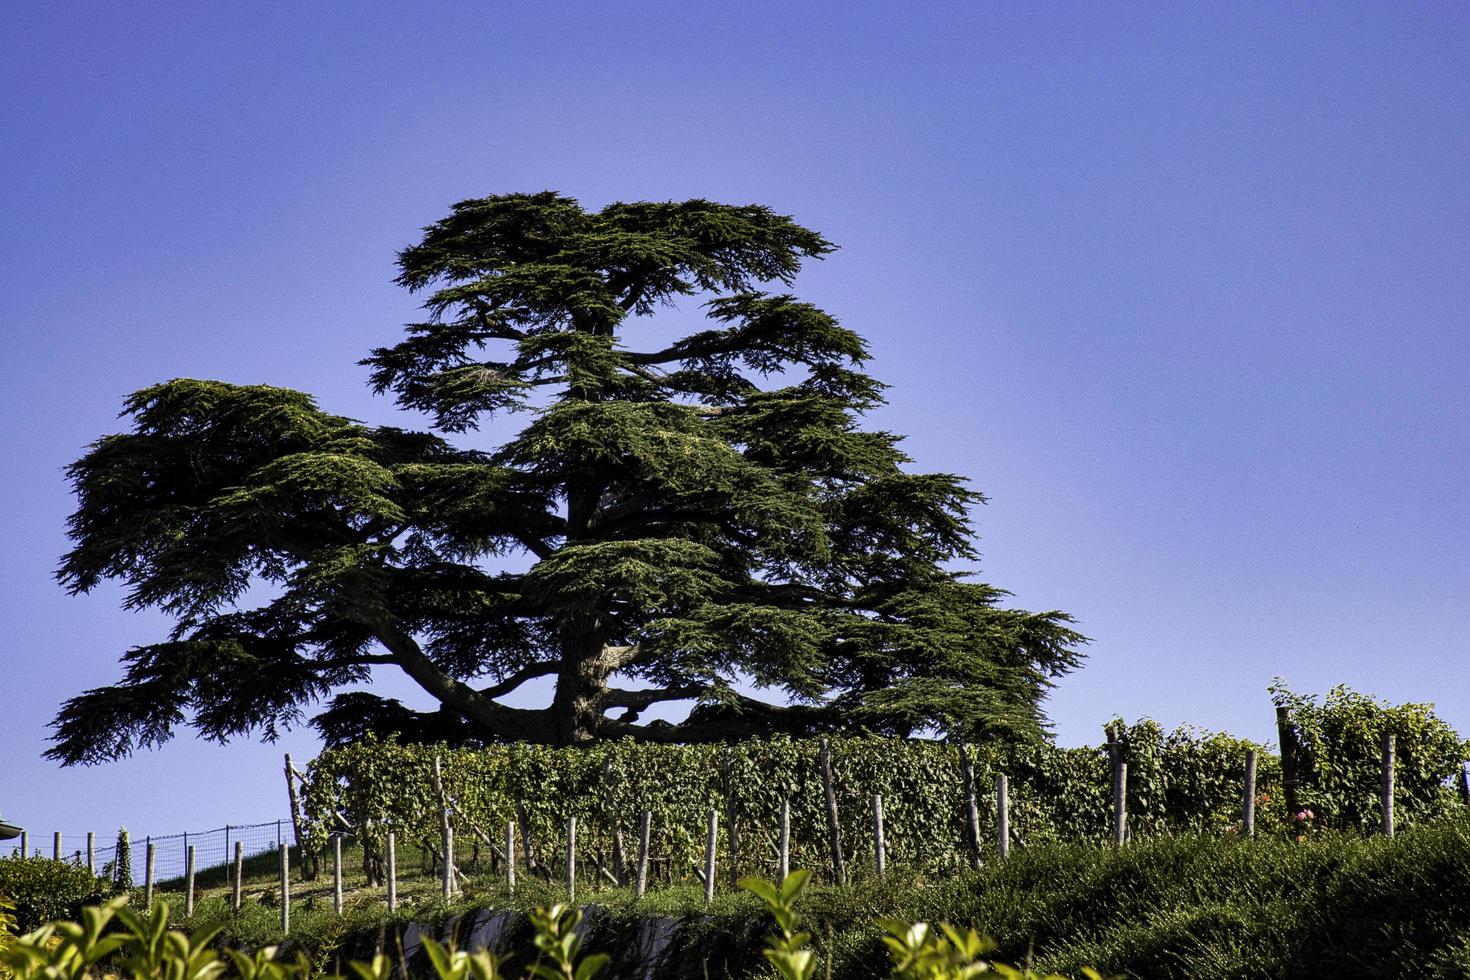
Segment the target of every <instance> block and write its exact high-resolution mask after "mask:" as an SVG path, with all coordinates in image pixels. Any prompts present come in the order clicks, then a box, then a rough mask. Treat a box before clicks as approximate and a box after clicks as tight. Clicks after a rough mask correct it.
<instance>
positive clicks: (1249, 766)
mask: <svg viewBox="0 0 1470 980" xmlns="http://www.w3.org/2000/svg"><path fill="white" fill-rule="evenodd" d="M1256 761H1257V753H1256V750H1255V749H1247V750H1246V753H1245V798H1244V799H1243V800H1242V801H1241V803H1242V806H1241V820H1240V832H1241V833H1242V834H1243V835H1245V836H1246V837H1254V836H1255V833H1256Z"/></svg>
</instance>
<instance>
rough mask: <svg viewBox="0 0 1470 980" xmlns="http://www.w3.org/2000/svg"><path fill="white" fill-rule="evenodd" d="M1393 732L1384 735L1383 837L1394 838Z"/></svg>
mask: <svg viewBox="0 0 1470 980" xmlns="http://www.w3.org/2000/svg"><path fill="white" fill-rule="evenodd" d="M1393 762H1394V744H1393V732H1384V733H1383V836H1385V837H1392V836H1393V788H1394V772H1393Z"/></svg>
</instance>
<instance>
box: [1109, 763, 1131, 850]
mask: <svg viewBox="0 0 1470 980" xmlns="http://www.w3.org/2000/svg"><path fill="white" fill-rule="evenodd" d="M1108 757H1109V758H1110V759H1111V760H1112V763H1113V846H1114V847H1122V846H1123V845H1124V844H1126V843H1127V842H1128V763H1126V762H1124V761H1123V747H1122V746H1121V745H1119V744H1118V743H1117V742H1115V741H1112V740H1109V741H1108Z"/></svg>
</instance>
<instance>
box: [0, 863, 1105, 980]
mask: <svg viewBox="0 0 1470 980" xmlns="http://www.w3.org/2000/svg"><path fill="white" fill-rule="evenodd" d="M807 878H808V874H807V872H804V871H797V872H794V873H793V874H791V875H790V876H788V877H787V878H786V880H785V881H784V882H782V883H781V884H780V885H773V884H771V883H770V882H766V881H761V880H759V879H745V880H744V881H743V882H742V883H743V884H744V886H745V887H746V888H747V889H748V890H750V891H751V892H753V893H755V894H756V895H758V896H759V897H760V898H761V899H762V900H763V901H764V902H765V904H766V907H767V910H768V912H769V913H770V915H771V916H772V917H773V918H774V919H775V921H776V928H775V931H774V932H772V933H771V935H770V937H769V939H768V942H767V948H766V949H765V951H764V953H765V957H766V960H767V961H768V962H769V963H770V965H771V966H772V967H773V968H774V969H775V970H776V971H777V973H778V974H779V975H780V976H781V977H782V978H784V980H813V978H814V976H815V974H816V966H817V957H816V954H815V952H814V951H812V950H811V949H810V948H808V943H809V941H810V936H809V935H808V934H807V933H804V932H800V931H798V930H797V916H796V911H795V908H794V904H795V901H796V898H797V896H799V895H800V894H801V892H802V889H803V888H804V887H805V885H806V882H807ZM168 914H169V913H168V906H167V905H164V904H162V903H160V904H159V905H158V906H156V907H155V908H154V909H153V911H152V912H151V913H150V914H148V915H140V914H139V913H137V912H134V911H133V910H131V909H129V908H128V907H127V899H126V898H124V897H118V898H114V899H112V900H111V901H109V902H107V903H106V904H104V905H102V906H89V907H87V908H85V909H83V910H82V913H81V915H80V916H79V920H80V921H78V922H53V923H50V924H48V925H45V926H42V927H41V928H40V929H37V930H35V931H33V932H31V933H30V934H28V935H26V936H24V937H22V938H21V939H19V940H17V941H14V942H12V943H10V944H9V946H8V948H0V970H5V969H8V970H9V971H10V972H11V974H13V976H14V977H15V978H16V980H43V978H44V980H83V978H86V977H90V976H95V975H98V974H99V973H100V974H104V975H114V974H115V975H117V976H122V977H133V978H148V980H154V978H156V980H210V978H215V977H219V976H221V975H224V974H226V973H227V972H228V973H233V974H235V975H238V976H240V977H242V978H245V980H315V978H318V977H319V978H320V980H346V978H343V977H340V976H337V975H332V974H324V973H320V972H319V971H318V970H317V968H316V966H315V965H314V964H313V963H312V962H311V961H310V960H309V959H308V958H307V957H306V956H305V955H303V954H299V953H298V955H297V956H296V958H295V959H294V960H277V959H276V952H277V951H276V948H275V947H265V948H263V949H260V950H258V951H256V952H255V953H254V954H247V953H243V952H240V951H237V950H233V949H226V950H225V951H224V952H223V953H221V952H219V951H218V950H216V949H215V948H214V947H213V945H212V944H213V942H214V940H215V938H216V936H217V934H218V932H219V929H218V927H206V928H203V929H199V930H196V931H195V932H193V933H191V934H188V935H186V934H184V933H182V932H174V931H170V930H169V928H168ZM530 920H531V925H532V927H533V930H534V935H533V937H532V945H533V946H534V954H533V958H532V959H531V961H530V963H529V964H528V965H527V967H526V970H525V973H524V974H523V978H524V980H592V978H593V977H594V976H595V975H596V974H597V972H598V971H599V970H601V969H602V968H603V967H604V966H605V965H606V964H607V963H608V961H609V957H608V956H607V954H605V953H593V954H590V955H583V954H582V951H581V945H582V936H581V930H580V929H579V928H578V927H579V925H580V923H581V920H582V913H581V912H580V911H579V910H577V909H574V908H571V907H569V906H566V905H553V906H551V907H550V908H540V909H536V910H535V911H533V912H532V913H531V916H530ZM883 928H884V929H885V930H886V931H887V933H888V935H887V937H886V939H885V942H886V943H887V944H888V947H889V949H890V950H891V953H892V972H891V974H890V975H891V976H892V977H893V978H894V980H967V978H971V977H974V976H977V975H979V974H981V973H995V974H997V975H999V976H1000V977H1003V978H1006V980H1065V978H1064V977H1060V976H1055V975H1053V976H1049V977H1046V978H1041V977H1039V976H1038V975H1037V974H1034V973H1032V972H1031V970H1030V969H1029V968H1027V969H1017V968H1014V967H1009V966H1006V965H1004V964H1000V963H993V962H990V961H988V960H986V959H984V958H982V954H984V953H986V952H987V951H988V950H990V949H992V948H993V946H994V944H993V943H991V942H990V941H989V940H988V939H985V938H983V937H981V936H980V935H979V934H978V933H976V932H975V931H974V930H971V929H958V928H954V927H951V926H949V925H942V926H940V927H939V929H937V930H936V929H932V928H931V927H930V926H929V925H928V924H927V923H917V924H909V923H903V922H886V923H884V924H883ZM423 948H424V954H425V959H426V960H427V966H428V970H427V971H426V972H427V975H430V976H434V977H437V978H439V980H503V978H504V980H508V978H509V976H510V973H509V972H507V971H506V970H505V969H504V965H505V963H506V961H505V960H504V959H502V958H500V957H498V956H496V955H495V954H493V953H489V952H484V951H481V952H473V953H472V952H467V951H463V950H455V949H453V948H450V947H445V946H443V945H440V944H439V943H437V942H435V941H433V940H432V939H426V940H425V941H424V946H423ZM350 970H351V973H352V974H353V977H354V980H391V978H393V977H399V978H402V977H405V976H409V975H411V971H410V968H409V965H408V964H406V963H395V962H394V961H393V960H392V959H390V958H389V957H386V956H383V955H381V954H379V955H376V956H374V957H373V959H372V960H371V962H361V961H356V962H353V963H351V964H350ZM1083 975H1084V976H1085V977H1086V978H1087V980H1101V977H1100V976H1099V974H1097V973H1096V972H1095V971H1093V970H1090V969H1085V970H1083Z"/></svg>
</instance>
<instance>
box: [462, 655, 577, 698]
mask: <svg viewBox="0 0 1470 980" xmlns="http://www.w3.org/2000/svg"><path fill="white" fill-rule="evenodd" d="M560 669H561V663H560V662H559V661H554V660H553V661H547V662H545V663H539V664H529V665H527V666H525V667H522V668H521V669H520V670H518V671H516V672H515V673H514V674H511V675H510V676H509V677H506V678H504V679H502V680H501V681H500V682H499V683H496V684H491V685H490V686H489V687H482V688H480V690H479V691H478V692H477V693H478V694H479V695H480V697H482V698H498V697H502V696H504V695H506V694H509V693H510V692H511V691H514V690H515V689H516V688H518V687H520V686H521V685H522V684H524V683H526V681H529V680H533V679H535V678H537V677H545V676H546V675H547V674H554V673H556V672H557V671H558V670H560Z"/></svg>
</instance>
